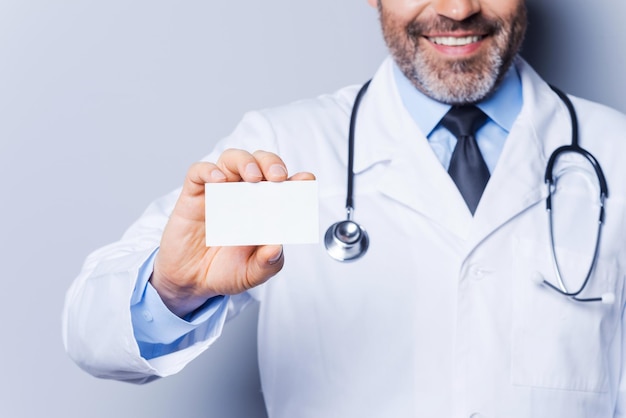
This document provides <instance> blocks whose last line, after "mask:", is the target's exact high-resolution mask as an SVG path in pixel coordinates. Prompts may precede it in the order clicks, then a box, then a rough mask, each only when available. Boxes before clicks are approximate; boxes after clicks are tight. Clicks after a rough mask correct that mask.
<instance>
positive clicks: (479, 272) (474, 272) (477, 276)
mask: <svg viewBox="0 0 626 418" xmlns="http://www.w3.org/2000/svg"><path fill="white" fill-rule="evenodd" d="M469 277H470V278H472V279H474V280H481V279H482V278H484V277H485V271H484V270H483V269H482V268H480V266H471V267H470V268H469Z"/></svg>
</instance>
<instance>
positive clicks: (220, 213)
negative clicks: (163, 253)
mask: <svg viewBox="0 0 626 418" xmlns="http://www.w3.org/2000/svg"><path fill="white" fill-rule="evenodd" d="M205 202H206V203H205V224H206V245H207V246H227V245H265V244H314V243H317V242H319V203H318V192H317V181H314V180H310V181H285V182H280V183H273V182H268V181H263V182H260V183H246V182H238V183H207V184H206V185H205Z"/></svg>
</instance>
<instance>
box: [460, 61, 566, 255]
mask: <svg viewBox="0 0 626 418" xmlns="http://www.w3.org/2000/svg"><path fill="white" fill-rule="evenodd" d="M517 65H518V70H519V72H520V76H521V77H522V86H523V95H524V105H523V108H522V111H521V112H520V115H519V116H518V118H517V120H516V121H515V123H514V125H513V128H512V129H511V132H510V134H509V136H508V138H507V140H506V144H505V146H504V149H503V151H502V154H501V156H500V158H499V160H498V163H497V166H496V168H495V170H494V172H493V173H492V176H491V178H490V180H489V183H488V184H487V187H486V189H485V192H484V194H483V196H482V198H481V201H480V204H479V206H478V208H477V210H476V214H475V217H474V224H473V228H472V232H471V238H470V242H469V244H470V248H473V247H474V246H475V245H478V244H479V243H480V241H482V240H483V239H484V238H485V237H487V236H488V235H489V234H491V233H492V232H493V231H495V230H496V229H498V228H499V227H500V226H502V225H504V224H505V223H507V222H508V221H509V220H511V219H513V218H514V217H515V216H517V215H519V214H520V213H522V212H523V211H525V210H526V209H528V208H530V207H532V206H534V205H536V204H538V203H540V202H541V201H543V200H544V199H545V198H546V196H547V189H546V186H545V184H544V175H545V166H546V162H547V159H548V155H549V153H550V152H552V150H553V149H554V148H556V147H557V146H560V145H563V144H565V143H568V142H569V138H570V134H571V126H570V120H569V116H568V114H567V111H566V110H565V108H564V106H563V103H562V102H561V101H560V99H559V98H558V97H557V96H556V94H554V92H553V91H552V90H551V89H550V87H549V86H548V85H547V84H546V83H545V82H544V81H543V80H541V78H540V77H539V76H538V75H537V74H536V73H535V72H534V70H532V69H531V68H530V66H528V65H527V64H526V63H525V62H524V61H522V60H521V59H520V60H518V62H517ZM538 133H541V134H540V135H541V136H539V135H538Z"/></svg>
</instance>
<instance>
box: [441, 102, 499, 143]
mask: <svg viewBox="0 0 626 418" xmlns="http://www.w3.org/2000/svg"><path fill="white" fill-rule="evenodd" d="M487 118H488V117H487V115H485V114H484V113H483V111H482V110H480V109H479V108H477V107H476V106H471V105H465V106H452V108H450V110H449V111H448V113H446V114H445V116H444V117H443V119H441V125H442V126H443V127H444V128H446V129H447V130H449V131H450V132H452V134H453V135H454V136H455V137H457V139H458V138H461V137H464V136H474V134H475V133H476V131H477V130H479V129H480V128H481V127H482V126H483V125H484V124H485V122H487Z"/></svg>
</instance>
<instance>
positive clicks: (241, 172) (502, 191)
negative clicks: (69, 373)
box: [64, 0, 626, 418]
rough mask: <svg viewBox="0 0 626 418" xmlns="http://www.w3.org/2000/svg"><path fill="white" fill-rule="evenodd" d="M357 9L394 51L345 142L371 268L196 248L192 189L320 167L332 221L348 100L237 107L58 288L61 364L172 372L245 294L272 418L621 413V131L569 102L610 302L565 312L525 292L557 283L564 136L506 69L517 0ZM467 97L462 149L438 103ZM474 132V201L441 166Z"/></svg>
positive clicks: (538, 88) (337, 96)
mask: <svg viewBox="0 0 626 418" xmlns="http://www.w3.org/2000/svg"><path fill="white" fill-rule="evenodd" d="M369 3H370V5H372V6H374V7H377V8H378V10H379V12H380V20H381V24H382V29H383V34H384V38H385V41H386V43H387V45H388V46H389V49H390V52H391V57H390V58H388V59H387V60H386V61H385V62H383V64H382V65H381V67H380V69H379V70H378V72H377V73H376V74H375V75H374V77H373V80H372V82H371V84H370V86H369V90H368V91H367V92H366V93H365V95H364V96H363V100H362V103H361V106H360V110H359V113H358V119H357V125H356V133H355V156H354V173H355V205H356V207H355V220H357V221H358V222H359V223H360V224H363V225H364V226H366V227H367V230H368V233H369V235H370V238H371V244H370V248H369V250H368V252H367V254H365V255H364V256H363V257H362V258H360V259H359V260H357V261H354V262H352V263H340V262H337V261H335V260H333V259H332V258H330V257H329V256H328V255H327V253H326V251H325V249H324V248H323V246H322V245H313V246H310V245H302V246H285V247H284V248H283V247H281V246H260V247H244V248H206V247H205V246H204V223H203V221H204V219H203V216H204V195H203V193H204V183H207V182H209V183H210V182H227V181H248V182H258V181H261V180H264V179H265V180H270V181H286V180H290V179H292V180H293V179H301V180H308V179H313V178H314V175H313V174H312V173H315V177H316V178H317V180H318V182H319V186H320V220H321V224H322V230H320V236H323V234H324V230H325V229H326V227H327V226H328V225H330V224H332V223H334V222H336V221H337V220H340V219H342V218H344V217H345V209H344V203H345V200H344V199H345V194H346V189H345V178H346V169H347V168H346V165H347V158H348V156H347V127H348V125H349V118H350V113H351V110H352V107H353V104H354V100H355V96H356V93H357V91H358V90H359V87H360V86H352V87H348V88H345V89H343V90H340V91H338V92H337V93H334V94H331V95H326V96H322V97H319V98H316V99H312V100H308V101H301V102H298V103H295V104H291V105H288V106H284V107H280V108H276V109H272V110H266V111H262V112H251V113H249V114H247V115H246V116H245V117H244V119H243V121H242V122H241V123H240V125H239V126H238V127H237V128H236V130H235V131H234V132H233V133H232V134H231V135H230V136H229V137H228V138H226V139H224V140H223V141H222V142H221V143H220V144H219V145H218V147H217V149H216V150H214V151H213V152H212V153H211V154H209V155H208V156H207V157H206V158H205V159H204V160H203V161H202V162H199V163H197V164H195V165H193V166H192V167H191V168H190V169H189V172H188V174H187V178H186V179H185V182H184V184H183V186H182V189H181V190H178V191H175V192H173V193H172V194H170V195H168V196H166V197H164V198H162V199H159V200H157V201H156V202H155V203H153V204H152V205H151V206H150V207H149V208H148V210H147V211H146V212H145V214H144V215H143V216H142V217H141V218H140V219H139V220H138V221H137V222H136V223H135V224H134V225H132V226H131V227H130V229H129V230H128V231H127V232H126V234H125V235H124V236H123V237H122V239H121V240H120V241H118V242H116V243H113V244H111V245H109V246H107V247H105V248H102V249H100V250H98V251H96V252H94V253H93V254H92V255H90V256H89V258H88V259H87V261H86V263H85V266H84V268H83V271H82V272H81V274H80V276H79V277H78V278H77V279H76V281H75V282H74V284H73V285H72V287H71V288H70V289H69V291H68V294H67V299H66V307H65V311H64V342H65V344H66V347H67V350H68V352H69V354H70V355H71V357H72V358H73V359H74V360H75V361H76V362H77V363H78V364H79V365H80V366H81V367H82V368H84V369H85V370H87V371H88V372H90V373H92V374H93V375H95V376H99V377H105V378H112V379H119V380H125V381H131V382H137V383H142V382H147V381H150V380H153V379H155V378H158V377H163V376H168V375H171V374H173V373H176V372H177V371H179V370H180V369H182V368H183V367H184V366H185V365H187V364H188V363H189V362H190V361H192V360H193V359H194V358H195V357H196V356H198V355H200V354H201V353H202V352H203V351H204V350H205V349H207V348H208V347H209V346H210V345H211V343H212V342H214V341H215V339H216V338H218V337H219V334H220V332H221V330H222V327H223V326H224V324H225V322H226V321H227V320H228V318H230V317H232V316H234V315H236V314H237V312H239V311H240V310H241V309H243V308H244V307H245V306H246V305H247V304H248V303H249V302H250V301H251V300H253V299H256V300H258V301H260V302H261V305H260V319H259V321H260V324H259V343H258V344H259V363H260V368H261V380H262V385H263V393H264V396H265V401H266V405H267V409H268V414H269V416H270V417H273V418H276V417H278V418H287V417H289V418H292V417H299V418H307V417H342V418H345V417H359V418H361V417H394V418H397V417H458V418H461V417H490V418H502V417H507V418H530V417H550V418H554V417H567V418H589V417H597V418H605V417H606V418H609V417H626V370H624V366H625V353H626V349H625V348H624V347H626V339H625V335H626V333H625V329H624V302H625V296H624V291H625V289H624V281H625V277H626V240H625V239H624V237H623V236H624V231H625V230H626V229H625V228H626V165H624V164H623V161H622V160H623V156H624V155H626V134H625V133H626V117H624V115H622V114H620V113H618V112H616V111H613V110H610V109H608V108H606V107H603V106H600V105H598V104H594V103H591V102H588V101H585V100H582V99H578V98H572V100H573V103H574V106H575V108H576V111H577V113H578V116H579V120H580V142H581V145H582V146H583V147H585V148H586V149H588V150H589V151H590V152H592V153H593V154H594V155H595V157H596V158H597V159H598V161H600V163H601V164H602V167H603V169H604V172H605V174H606V176H607V181H608V184H609V189H610V195H609V198H608V200H607V202H606V220H605V225H604V229H603V233H602V236H601V242H600V247H599V253H598V257H597V262H596V264H595V267H594V270H593V272H592V276H591V279H590V282H589V284H588V286H587V287H586V289H585V291H584V292H585V293H588V294H590V295H592V296H595V295H597V294H604V293H607V292H610V293H612V294H613V295H614V303H613V304H603V303H581V302H575V301H573V300H571V299H569V298H566V297H563V296H562V295H560V294H558V293H556V292H553V291H551V290H550V289H548V288H547V287H546V286H541V285H539V284H537V280H536V278H537V277H541V278H545V279H547V280H550V281H554V269H553V266H552V261H551V252H550V238H549V228H548V227H547V220H546V219H547V217H546V211H545V203H544V201H545V198H546V194H547V192H546V188H545V185H544V183H543V177H544V169H545V165H546V162H547V158H548V156H549V155H550V154H551V153H552V151H553V150H554V149H556V148H557V147H559V146H561V145H564V144H568V143H569V141H570V137H571V124H570V117H569V114H568V111H567V109H566V107H565V105H564V104H563V102H562V101H561V100H560V99H559V97H558V96H557V95H556V94H555V93H554V92H553V91H552V90H551V89H550V87H549V86H548V85H547V84H546V83H545V82H544V81H543V80H542V79H541V78H540V77H539V76H538V75H537V74H536V73H535V72H534V71H533V69H532V68H530V67H529V65H528V64H527V63H526V62H525V61H524V60H523V59H521V58H520V57H519V56H517V52H518V49H519V46H520V44H521V41H522V38H523V35H524V32H525V29H526V9H525V3H524V1H523V0H380V1H378V2H376V1H375V0H369ZM466 104H476V105H477V106H478V108H479V109H480V110H481V111H482V113H484V114H486V118H483V120H481V122H480V123H476V124H477V125H479V126H478V130H477V131H476V132H475V133H474V134H470V135H469V136H467V135H466V136H465V137H464V139H461V137H459V138H458V139H457V137H456V136H455V134H454V133H453V132H452V131H453V130H454V128H448V127H446V125H447V123H446V119H448V116H447V115H448V114H449V113H448V111H449V110H450V109H451V108H452V105H455V107H459V106H460V105H466ZM463 117H465V116H461V117H460V118H463ZM458 118H459V117H457V121H458ZM468 137H472V138H474V139H475V141H476V142H477V145H478V149H479V150H480V155H481V157H482V160H481V161H484V162H481V161H479V164H477V165H478V166H481V167H482V169H483V171H482V174H476V175H475V176H474V175H465V177H464V178H465V179H467V178H471V177H480V176H483V177H484V176H485V174H484V168H485V167H486V170H487V174H486V177H484V180H485V181H484V183H486V186H485V187H484V190H482V188H481V190H480V192H479V194H478V203H477V206H476V207H474V204H472V203H470V201H471V199H469V200H467V199H466V198H465V194H464V192H463V191H462V190H461V189H460V188H461V186H460V185H457V184H458V182H459V180H458V179H453V175H451V172H452V171H453V170H451V169H450V167H451V166H453V165H455V164H457V163H458V162H457V161H455V160H456V157H455V148H456V147H457V145H458V144H461V143H462V141H465V140H466V139H467V138H468ZM463 143H467V142H463ZM255 150H263V151H255ZM474 155H475V154H474ZM481 167H479V169H481ZM288 170H289V171H288ZM449 170H450V173H449ZM560 170H561V169H560ZM562 170H563V172H566V171H567V172H569V171H574V172H576V173H578V174H580V175H575V176H573V178H574V179H576V178H581V179H583V181H576V180H575V181H571V182H568V183H566V185H565V186H563V187H561V188H560V189H559V191H558V192H557V193H559V194H560V196H561V200H560V201H561V202H564V203H563V204H561V205H558V210H559V212H558V213H555V217H557V218H555V219H558V222H557V226H556V230H557V235H558V236H559V239H558V241H557V251H558V254H559V261H560V263H561V264H562V265H563V266H564V270H566V271H567V272H568V276H567V279H568V280H572V281H574V282H576V281H577V280H579V279H578V274H579V272H580V271H583V270H585V269H586V268H587V267H588V265H589V248H590V247H589V242H593V239H594V236H593V234H591V235H589V234H586V233H585V232H586V230H585V227H584V226H581V227H580V228H579V227H578V226H580V225H583V224H584V223H585V222H586V219H587V215H588V213H589V212H588V211H587V210H586V209H585V208H586V206H585V203H586V202H588V201H589V200H586V199H590V198H589V197H588V196H590V195H591V196H593V193H588V192H589V189H594V187H595V186H587V184H588V182H586V180H584V179H587V178H592V177H590V176H591V175H592V174H593V169H592V168H591V167H589V166H587V165H585V162H584V160H583V159H581V158H577V157H576V156H571V157H568V158H566V159H565V161H564V167H563V169H562ZM568 170H569V171H568ZM559 172H561V171H559ZM289 173H297V174H292V175H290V174H289ZM568 178H569V177H568ZM461 181H462V180H461ZM592 184H593V183H592ZM483 186H484V184H483ZM591 191H592V192H593V190H591ZM594 204H595V203H594V201H593V200H592V201H591V206H593V205H594ZM587 206H588V205H587ZM555 210H556V209H555ZM589 221H590V223H592V224H593V222H594V218H593V217H591V218H590V219H589ZM559 225H561V226H559ZM572 226H575V227H572ZM270 279H271V280H270ZM129 301H130V303H129Z"/></svg>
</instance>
